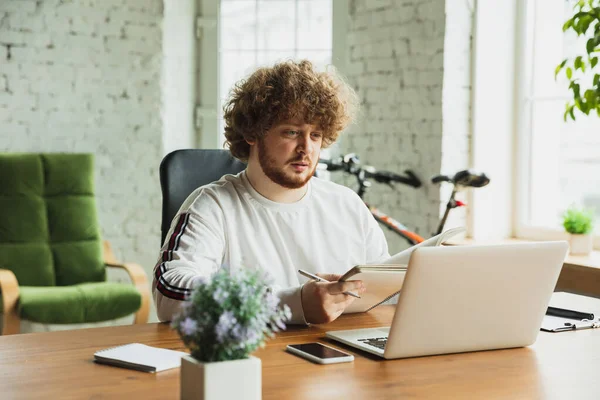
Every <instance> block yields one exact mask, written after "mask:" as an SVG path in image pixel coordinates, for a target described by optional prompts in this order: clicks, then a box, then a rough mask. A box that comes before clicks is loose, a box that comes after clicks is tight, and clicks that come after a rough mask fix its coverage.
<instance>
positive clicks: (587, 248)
mask: <svg viewBox="0 0 600 400" xmlns="http://www.w3.org/2000/svg"><path fill="white" fill-rule="evenodd" d="M593 239H594V238H593V236H592V235H589V234H588V235H575V234H571V240H570V242H571V250H570V251H571V254H579V255H585V254H590V252H591V251H592V247H593V244H594V243H593Z"/></svg>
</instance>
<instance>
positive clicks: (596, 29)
mask: <svg viewBox="0 0 600 400" xmlns="http://www.w3.org/2000/svg"><path fill="white" fill-rule="evenodd" d="M568 30H572V31H573V32H575V33H576V34H577V36H582V35H583V36H584V37H588V39H587V41H586V46H585V54H584V55H580V56H577V57H575V58H574V59H565V60H563V61H562V62H561V63H560V64H559V65H558V66H557V67H556V71H555V76H558V74H559V72H560V71H563V70H564V73H565V75H566V77H567V79H568V81H569V90H570V91H571V92H572V95H573V96H572V97H573V99H572V100H569V101H568V102H567V104H566V106H565V114H564V119H565V121H566V120H567V118H568V117H571V119H572V120H575V113H574V110H575V108H577V109H578V110H579V111H581V112H582V113H584V114H585V115H589V114H590V113H592V112H594V111H595V112H596V114H597V115H598V116H600V73H599V72H600V71H598V68H596V66H597V65H598V56H599V55H600V0H579V1H577V2H576V3H575V6H574V13H573V16H572V17H571V18H569V19H568V20H567V21H566V22H565V23H564V25H563V31H564V32H566V31H568ZM577 70H580V71H581V74H579V75H578V74H577ZM577 75H578V76H577ZM586 78H587V81H585V82H584V81H582V79H586Z"/></svg>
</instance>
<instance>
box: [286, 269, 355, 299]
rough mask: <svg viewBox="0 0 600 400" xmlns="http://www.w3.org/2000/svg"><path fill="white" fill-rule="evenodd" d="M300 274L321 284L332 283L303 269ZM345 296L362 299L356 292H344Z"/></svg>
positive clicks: (299, 271)
mask: <svg viewBox="0 0 600 400" xmlns="http://www.w3.org/2000/svg"><path fill="white" fill-rule="evenodd" d="M298 273H299V274H300V275H304V276H305V277H307V278H311V279H314V280H316V281H319V282H330V281H328V280H327V279H323V278H321V277H320V276H317V275H313V274H311V273H310V272H306V271H304V270H302V269H299V270H298ZM344 294H347V295H349V296H352V297H356V298H357V299H360V296H359V295H357V294H356V293H354V292H350V291H348V292H344Z"/></svg>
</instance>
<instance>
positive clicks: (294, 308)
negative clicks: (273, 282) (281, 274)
mask: <svg viewBox="0 0 600 400" xmlns="http://www.w3.org/2000/svg"><path fill="white" fill-rule="evenodd" d="M302 286H304V285H301V286H297V287H292V288H289V289H279V290H277V289H276V290H275V293H276V294H277V297H279V301H280V303H281V304H287V306H288V307H289V308H290V311H291V312H292V318H291V319H290V320H289V321H286V323H287V324H290V325H308V323H307V322H306V319H305V318H304V309H303V308H302Z"/></svg>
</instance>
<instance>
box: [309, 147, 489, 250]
mask: <svg viewBox="0 0 600 400" xmlns="http://www.w3.org/2000/svg"><path fill="white" fill-rule="evenodd" d="M319 165H320V166H324V169H325V170H327V171H331V172H334V171H343V172H345V173H347V174H350V175H354V176H355V177H356V179H357V181H358V189H357V191H356V192H357V194H358V196H359V197H360V198H361V199H363V201H364V195H365V193H366V191H367V189H368V188H369V187H371V181H370V179H372V180H374V181H376V182H378V183H384V184H387V185H389V186H390V187H392V188H395V187H394V185H393V183H394V182H397V183H402V184H404V185H407V186H411V187H413V188H419V187H421V186H422V183H421V180H420V179H419V178H418V177H417V176H416V175H415V173H414V172H413V171H412V170H410V169H407V170H405V171H404V174H405V175H400V174H397V173H394V172H390V171H378V170H377V169H376V168H375V167H373V166H370V165H362V166H361V164H360V160H359V158H358V156H357V155H356V154H354V153H348V154H346V155H343V156H340V157H338V158H337V159H335V160H326V159H319ZM321 168H322V167H321ZM322 169H323V168H322ZM431 182H432V183H436V184H437V183H442V182H448V183H450V184H452V185H453V187H452V194H451V195H450V198H449V199H448V202H447V204H446V211H445V212H444V215H443V217H442V219H441V220H440V223H439V225H438V228H437V231H436V233H435V235H438V234H440V233H441V232H442V231H443V229H444V225H445V224H446V220H447V219H448V215H449V213H450V210H452V209H454V208H457V207H464V206H465V205H466V204H465V203H463V202H462V201H460V200H456V199H455V196H456V193H457V192H459V191H460V190H463V189H466V188H469V187H473V188H476V187H483V186H485V185H487V184H488V183H489V182H490V179H489V178H488V177H487V176H486V175H485V174H484V173H477V172H475V171H472V170H468V169H467V170H462V171H459V172H457V173H456V174H454V175H453V176H452V177H450V176H448V175H436V176H434V177H433V178H431ZM365 204H366V205H367V207H368V208H369V211H370V212H371V214H372V215H373V217H374V218H375V220H376V221H377V222H379V223H381V224H382V225H383V226H385V227H386V228H388V229H390V230H391V231H393V232H395V233H396V234H398V235H400V236H402V237H403V238H404V239H405V240H406V241H407V242H408V243H409V244H410V245H415V244H418V243H421V242H423V241H424V240H425V238H423V237H422V236H420V235H419V234H417V233H415V232H413V231H411V230H410V229H408V227H406V225H404V224H402V223H401V222H400V221H398V220H396V219H394V218H392V217H390V216H389V215H387V214H386V213H384V212H383V211H381V210H379V209H377V208H376V207H374V206H372V205H370V204H368V203H367V202H365Z"/></svg>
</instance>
